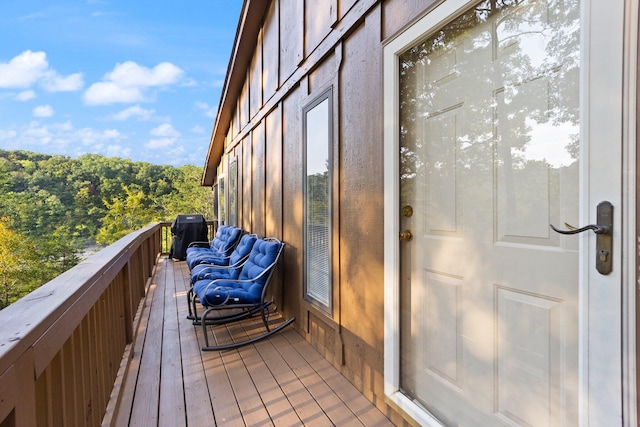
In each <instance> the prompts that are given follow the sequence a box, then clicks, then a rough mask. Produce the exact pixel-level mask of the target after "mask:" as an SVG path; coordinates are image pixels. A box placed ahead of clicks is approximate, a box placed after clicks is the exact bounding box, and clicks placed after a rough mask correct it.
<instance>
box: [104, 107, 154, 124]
mask: <svg viewBox="0 0 640 427" xmlns="http://www.w3.org/2000/svg"><path fill="white" fill-rule="evenodd" d="M155 112H156V110H147V109H144V108H141V107H140V106H139V105H136V106H133V107H129V108H126V109H124V110H122V111H120V112H119V113H116V114H114V115H113V116H112V117H113V119H114V120H119V121H122V120H128V119H130V118H132V117H137V118H138V119H139V120H145V121H146V120H149V119H151V117H152V116H153V115H154V114H155Z"/></svg>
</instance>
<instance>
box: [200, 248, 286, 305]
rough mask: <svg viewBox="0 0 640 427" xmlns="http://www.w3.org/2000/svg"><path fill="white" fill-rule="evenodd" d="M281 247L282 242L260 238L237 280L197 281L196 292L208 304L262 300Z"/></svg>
mask: <svg viewBox="0 0 640 427" xmlns="http://www.w3.org/2000/svg"><path fill="white" fill-rule="evenodd" d="M281 248H282V243H281V242H278V241H268V240H262V239H259V240H257V241H256V242H255V244H254V245H253V248H252V250H251V253H250V254H249V259H248V260H247V262H246V263H245V264H244V265H243V266H242V270H241V271H240V275H239V276H238V279H237V280H228V279H222V278H221V279H218V280H198V281H196V282H195V284H194V285H193V291H194V293H195V294H196V295H198V298H199V299H200V302H201V303H202V304H203V305H205V306H215V305H222V304H224V305H227V304H257V303H259V302H260V301H262V293H263V292H262V291H263V289H264V286H265V284H266V281H267V279H268V278H269V276H270V272H271V271H270V269H272V268H273V267H274V266H275V262H276V261H277V259H278V256H279V255H280V250H281Z"/></svg>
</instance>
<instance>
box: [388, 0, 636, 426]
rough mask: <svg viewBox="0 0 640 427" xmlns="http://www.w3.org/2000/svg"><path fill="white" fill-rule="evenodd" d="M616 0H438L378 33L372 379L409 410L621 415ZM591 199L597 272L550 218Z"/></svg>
mask: <svg viewBox="0 0 640 427" xmlns="http://www.w3.org/2000/svg"><path fill="white" fill-rule="evenodd" d="M618 3H620V2H609V1H595V0H592V1H590V2H580V1H579V0H521V1H515V0H514V1H499V0H486V1H483V2H471V3H470V2H468V1H457V0H451V1H445V2H443V3H442V4H441V5H440V6H438V7H436V8H435V9H434V10H432V11H431V12H430V13H429V14H427V15H426V16H425V18H423V19H422V20H421V21H419V22H418V23H416V24H414V25H413V26H412V27H411V28H410V29H408V30H407V31H405V32H404V33H403V34H402V35H400V36H399V37H397V38H396V39H394V40H393V41H391V42H390V43H389V44H388V45H387V46H386V47H385V108H386V110H385V147H386V148H387V149H388V150H389V151H388V152H387V155H386V156H385V157H386V159H387V160H388V162H389V163H388V164H387V166H386V168H385V183H386V184H385V185H386V188H385V192H386V212H385V225H386V227H385V230H386V231H385V232H386V234H385V238H386V240H385V242H386V243H387V244H386V246H387V253H386V257H385V272H386V273H385V274H386V278H385V292H386V295H387V297H386V299H385V301H387V306H386V310H385V312H386V319H385V325H386V330H385V333H386V348H385V360H386V368H385V369H386V370H385V377H386V378H385V379H386V383H387V389H386V392H387V394H388V395H389V396H390V397H391V398H392V400H394V401H395V402H396V404H398V405H399V406H400V407H401V408H403V409H404V410H405V411H407V412H408V413H409V414H410V415H411V416H413V417H415V418H416V419H418V420H420V421H422V422H423V423H425V424H427V423H433V424H437V423H442V424H445V425H465V426H466V425H490V426H494V425H531V426H550V425H577V424H579V423H580V424H582V425H588V424H592V425H605V424H606V425H619V424H621V423H622V419H623V412H624V408H623V400H624V399H623V394H624V393H623V391H622V390H623V388H624V385H623V376H624V375H625V373H624V372H623V356H624V350H623V348H624V346H625V345H626V344H625V342H624V341H625V340H624V339H623V322H624V318H623V317H624V316H621V313H622V310H621V308H622V307H623V304H624V303H625V301H624V292H623V290H622V286H621V285H622V283H623V276H624V274H623V263H622V252H623V250H622V240H623V239H622V233H621V228H622V227H621V223H622V221H621V219H622V216H621V212H622V194H623V180H622V178H623V174H622V167H621V165H622V164H623V160H624V158H623V146H624V144H623V141H624V137H623V130H624V127H625V125H624V109H623V104H624V93H623V92H624V91H623V75H624V73H623V68H624V62H623V34H624V31H623V29H624V27H625V23H624V20H623V17H624V7H623V5H621V4H618ZM605 64H606V65H605ZM604 200H607V201H609V202H611V203H612V204H613V205H614V213H615V216H614V231H613V242H614V247H613V250H612V251H611V253H610V254H608V255H603V256H607V257H612V260H613V271H612V272H611V273H609V274H607V275H602V274H600V273H598V272H597V271H596V267H595V260H596V249H595V240H596V237H595V234H594V233H593V232H591V231H588V232H585V233H582V234H579V235H571V236H565V235H561V234H558V233H555V232H554V231H552V230H551V229H550V227H549V224H554V225H556V226H557V227H558V228H566V226H565V225H564V224H565V223H568V224H572V225H574V226H582V225H586V224H593V223H596V215H595V214H596V206H597V204H598V203H599V202H601V201H604ZM399 236H400V239H399ZM612 420H615V421H614V422H613V423H611V421H612Z"/></svg>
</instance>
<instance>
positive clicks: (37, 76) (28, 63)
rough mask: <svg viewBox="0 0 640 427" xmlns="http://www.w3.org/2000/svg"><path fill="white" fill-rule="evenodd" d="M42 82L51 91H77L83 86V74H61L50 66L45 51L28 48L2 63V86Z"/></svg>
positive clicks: (21, 86)
mask: <svg viewBox="0 0 640 427" xmlns="http://www.w3.org/2000/svg"><path fill="white" fill-rule="evenodd" d="M36 83H38V84H40V85H41V86H42V87H43V88H44V89H45V90H48V91H51V92H60V91H75V90H79V89H81V88H82V86H83V85H84V82H83V80H82V74H80V73H76V74H70V75H69V76H66V77H64V76H60V75H59V74H58V73H57V72H56V71H55V70H53V69H51V68H49V62H47V54H46V53H45V52H32V51H31V50H26V51H24V52H22V53H21V54H20V55H18V56H16V57H14V58H13V59H11V60H10V61H9V62H6V63H0V88H24V89H26V88H29V87H31V86H33V85H34V84H36Z"/></svg>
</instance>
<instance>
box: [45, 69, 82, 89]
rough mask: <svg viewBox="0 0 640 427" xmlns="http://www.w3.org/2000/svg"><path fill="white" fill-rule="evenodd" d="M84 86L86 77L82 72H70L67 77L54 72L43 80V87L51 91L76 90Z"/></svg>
mask: <svg viewBox="0 0 640 427" xmlns="http://www.w3.org/2000/svg"><path fill="white" fill-rule="evenodd" d="M83 86H84V79H83V78H82V74H81V73H75V74H70V75H68V76H67V77H62V76H59V75H57V74H52V75H49V76H47V77H46V78H45V79H44V80H43V81H42V87H43V88H45V89H46V90H48V91H49V92H74V91H77V90H80V89H82V87H83Z"/></svg>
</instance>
